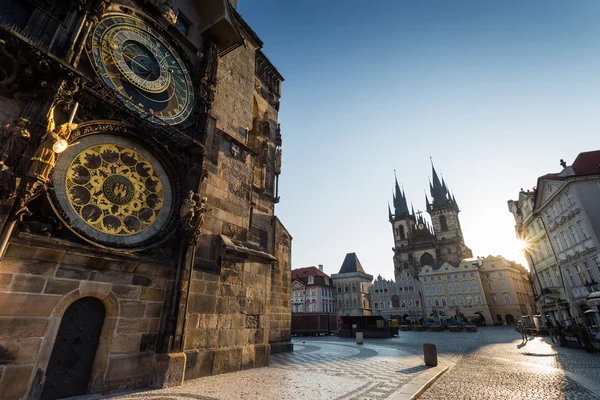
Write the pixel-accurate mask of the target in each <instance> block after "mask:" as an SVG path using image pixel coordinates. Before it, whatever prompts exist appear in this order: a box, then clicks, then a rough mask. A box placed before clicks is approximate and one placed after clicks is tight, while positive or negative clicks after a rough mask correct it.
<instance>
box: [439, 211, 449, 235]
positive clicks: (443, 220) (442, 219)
mask: <svg viewBox="0 0 600 400" xmlns="http://www.w3.org/2000/svg"><path fill="white" fill-rule="evenodd" d="M440 228H441V230H442V232H445V231H447V230H448V221H446V216H444V215H441V216H440Z"/></svg>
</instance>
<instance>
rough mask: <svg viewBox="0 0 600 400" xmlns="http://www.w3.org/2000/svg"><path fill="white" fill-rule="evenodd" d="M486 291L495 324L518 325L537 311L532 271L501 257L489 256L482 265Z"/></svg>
mask: <svg viewBox="0 0 600 400" xmlns="http://www.w3.org/2000/svg"><path fill="white" fill-rule="evenodd" d="M479 273H480V275H481V282H482V284H483V291H484V293H485V297H486V299H487V304H488V306H489V309H490V314H491V315H492V320H493V322H494V323H495V324H498V325H503V324H504V325H505V324H509V325H510V324H514V323H515V322H516V321H518V320H519V319H520V318H521V317H522V316H532V315H534V312H535V303H534V298H533V289H532V287H531V282H530V277H529V271H527V270H526V269H525V267H523V266H522V265H520V264H517V263H515V262H513V261H508V260H506V259H505V258H503V257H500V256H488V257H486V258H484V259H483V262H482V263H481V267H480V268H479Z"/></svg>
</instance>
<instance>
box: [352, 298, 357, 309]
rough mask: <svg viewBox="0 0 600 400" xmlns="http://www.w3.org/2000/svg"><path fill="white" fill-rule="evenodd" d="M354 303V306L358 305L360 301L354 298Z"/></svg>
mask: <svg viewBox="0 0 600 400" xmlns="http://www.w3.org/2000/svg"><path fill="white" fill-rule="evenodd" d="M352 305H353V306H354V307H358V301H357V300H356V299H354V301H352Z"/></svg>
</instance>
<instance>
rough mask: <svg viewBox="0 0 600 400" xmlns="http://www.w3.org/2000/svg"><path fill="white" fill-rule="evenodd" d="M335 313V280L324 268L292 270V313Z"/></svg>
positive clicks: (320, 266)
mask: <svg viewBox="0 0 600 400" xmlns="http://www.w3.org/2000/svg"><path fill="white" fill-rule="evenodd" d="M308 312H326V313H334V312H335V290H334V286H333V280H332V279H331V278H330V277H329V275H327V274H326V273H324V272H323V266H322V265H319V268H317V267H305V268H297V269H294V270H292V313H308Z"/></svg>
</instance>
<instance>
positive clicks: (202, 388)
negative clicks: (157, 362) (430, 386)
mask: <svg viewBox="0 0 600 400" xmlns="http://www.w3.org/2000/svg"><path fill="white" fill-rule="evenodd" d="M386 342H387V343H386V345H379V342H378V341H376V340H374V339H371V341H370V342H369V343H365V344H364V345H362V346H361V345H357V344H356V343H355V342H354V341H353V339H352V340H351V339H339V338H336V337H320V338H302V339H299V340H294V351H293V352H290V353H281V354H275V355H273V356H272V357H271V365H270V366H269V367H267V368H258V369H251V370H246V371H241V372H235V373H231V374H224V375H217V376H211V377H207V378H201V379H196V380H193V381H189V382H186V384H184V385H183V386H178V387H173V388H168V389H161V390H154V391H145V392H138V393H131V394H127V395H123V396H119V397H115V399H200V400H214V399H227V400H232V399H247V400H250V399H261V400H263V399H264V400H281V399H311V400H315V399H336V400H349V399H357V400H367V399H371V400H383V399H386V398H388V397H390V396H391V395H393V394H394V392H396V391H397V390H399V389H400V388H401V387H402V386H403V385H404V384H405V383H407V382H408V381H410V379H412V378H413V377H415V376H417V375H418V374H419V373H420V372H422V371H424V370H425V369H427V367H425V366H424V365H423V359H422V358H421V357H419V356H417V355H415V354H413V353H411V352H410V351H407V350H404V349H401V344H400V343H392V342H391V341H386Z"/></svg>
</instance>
